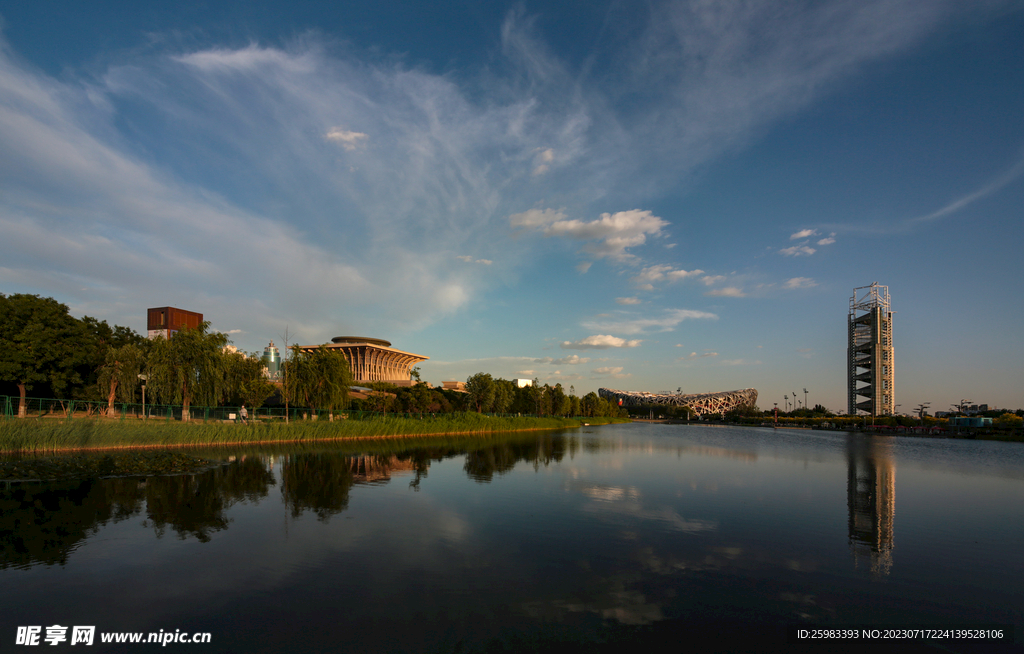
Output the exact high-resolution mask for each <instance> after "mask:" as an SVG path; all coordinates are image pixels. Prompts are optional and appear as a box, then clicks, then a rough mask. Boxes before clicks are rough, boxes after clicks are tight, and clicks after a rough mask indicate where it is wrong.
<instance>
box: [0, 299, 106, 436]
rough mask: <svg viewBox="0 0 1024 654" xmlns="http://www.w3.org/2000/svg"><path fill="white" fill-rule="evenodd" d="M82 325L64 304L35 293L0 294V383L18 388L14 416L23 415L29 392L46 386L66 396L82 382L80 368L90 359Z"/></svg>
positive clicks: (60, 395) (57, 394)
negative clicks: (73, 387) (36, 386)
mask: <svg viewBox="0 0 1024 654" xmlns="http://www.w3.org/2000/svg"><path fill="white" fill-rule="evenodd" d="M85 342H86V334H85V330H84V329H83V327H82V324H81V323H80V322H79V321H78V320H76V319H75V318H73V317H72V316H71V315H70V314H69V313H68V308H67V306H66V305H64V304H61V303H60V302H57V301H56V300H54V299H53V298H41V297H39V296H38V295H25V294H15V295H10V296H5V295H3V294H2V293H0V381H4V382H9V383H13V384H16V385H17V387H18V394H19V396H20V401H19V404H18V416H19V417H25V415H26V412H27V404H26V401H25V398H26V395H27V392H28V391H29V390H32V388H33V387H34V386H35V385H36V384H48V385H49V387H50V392H51V393H53V394H54V395H55V396H57V397H66V392H67V390H68V389H69V387H72V386H74V385H77V384H81V383H82V378H81V374H80V372H79V370H78V368H79V367H81V366H82V365H83V364H86V363H87V362H88V360H89V352H88V351H87V349H86V348H85V347H83V345H85Z"/></svg>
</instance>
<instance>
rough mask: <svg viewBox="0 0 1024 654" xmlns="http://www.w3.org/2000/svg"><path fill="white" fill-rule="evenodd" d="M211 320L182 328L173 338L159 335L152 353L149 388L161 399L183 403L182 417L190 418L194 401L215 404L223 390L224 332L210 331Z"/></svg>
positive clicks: (183, 418) (226, 341)
mask: <svg viewBox="0 0 1024 654" xmlns="http://www.w3.org/2000/svg"><path fill="white" fill-rule="evenodd" d="M209 329H210V323H209V321H203V322H202V323H201V324H200V325H199V327H198V328H197V329H182V330H181V331H179V332H177V333H176V334H174V335H173V336H172V337H171V338H170V339H164V338H157V339H156V340H155V341H153V349H152V351H151V352H150V356H149V365H148V374H149V387H150V388H152V389H153V392H154V395H155V396H156V398H157V399H158V400H159V401H161V402H166V403H168V404H170V403H174V404H181V419H182V420H188V419H189V407H190V406H191V405H192V403H193V402H201V403H203V404H207V405H210V404H214V403H216V402H217V401H218V400H219V399H220V396H221V394H222V393H223V388H224V365H225V364H224V357H223V355H222V350H223V349H224V346H225V345H227V344H228V338H227V336H225V335H224V334H220V333H212V334H211V333H210V332H209Z"/></svg>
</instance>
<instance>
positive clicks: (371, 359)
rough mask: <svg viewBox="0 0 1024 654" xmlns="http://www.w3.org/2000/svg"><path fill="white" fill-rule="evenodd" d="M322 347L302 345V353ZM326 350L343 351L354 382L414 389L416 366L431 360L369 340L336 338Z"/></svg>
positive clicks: (357, 337) (353, 337)
mask: <svg viewBox="0 0 1024 654" xmlns="http://www.w3.org/2000/svg"><path fill="white" fill-rule="evenodd" d="M319 347H320V346H319V345H300V346H299V349H300V350H304V351H305V350H315V349H317V348H319ZM325 347H327V348H328V349H331V350H340V351H341V353H342V354H344V355H345V358H346V359H347V360H348V366H349V368H350V369H351V370H352V379H353V380H354V381H355V382H356V383H357V384H358V383H370V382H387V383H389V384H396V385H399V386H408V385H411V372H412V368H413V366H415V365H416V364H418V363H419V362H421V361H426V360H427V359H429V358H430V357H425V356H422V355H420V354H412V353H411V352H403V351H402V350H396V349H395V348H393V347H391V341H385V340H384V339H382V338H367V337H365V336H336V337H334V338H332V339H331V342H330V343H325Z"/></svg>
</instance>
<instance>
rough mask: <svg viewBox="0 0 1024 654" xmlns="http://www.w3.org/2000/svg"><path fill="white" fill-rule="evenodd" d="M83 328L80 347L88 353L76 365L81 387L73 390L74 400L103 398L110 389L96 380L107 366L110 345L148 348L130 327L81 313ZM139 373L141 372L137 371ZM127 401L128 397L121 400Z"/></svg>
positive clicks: (147, 342) (104, 398) (144, 339)
mask: <svg viewBox="0 0 1024 654" xmlns="http://www.w3.org/2000/svg"><path fill="white" fill-rule="evenodd" d="M79 322H80V323H81V324H82V327H83V328H84V331H85V341H84V342H83V345H82V347H83V348H84V350H85V351H86V353H87V360H86V361H85V362H84V363H83V364H82V365H81V366H79V368H78V372H79V376H80V377H81V378H82V383H83V386H82V387H81V389H80V391H79V392H77V393H76V392H72V395H71V396H72V397H74V398H75V399H85V400H106V399H107V398H108V393H109V388H108V387H107V385H106V384H102V385H101V384H100V383H99V377H100V375H101V374H102V373H103V370H104V368H106V367H107V366H108V365H109V362H108V361H107V356H108V354H109V351H110V349H111V348H123V347H124V346H126V345H135V346H137V347H139V348H141V349H142V350H143V351H146V350H148V346H149V341H148V340H147V339H146V338H145V337H143V336H141V335H140V334H138V333H137V332H136V331H135V330H133V329H131V328H130V327H122V326H120V325H114V326H113V327H111V326H110V325H108V324H107V321H106V320H97V319H96V318H93V317H91V316H82V319H81V320H80V321H79ZM140 372H141V371H140ZM122 401H125V402H130V401H131V400H130V399H122Z"/></svg>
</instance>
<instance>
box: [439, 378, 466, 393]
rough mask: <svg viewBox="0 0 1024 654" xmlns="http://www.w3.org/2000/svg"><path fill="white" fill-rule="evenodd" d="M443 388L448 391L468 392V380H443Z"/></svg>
mask: <svg viewBox="0 0 1024 654" xmlns="http://www.w3.org/2000/svg"><path fill="white" fill-rule="evenodd" d="M441 388H442V389H444V390H446V391H458V392H460V393H465V392H466V382H461V381H443V382H441Z"/></svg>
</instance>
